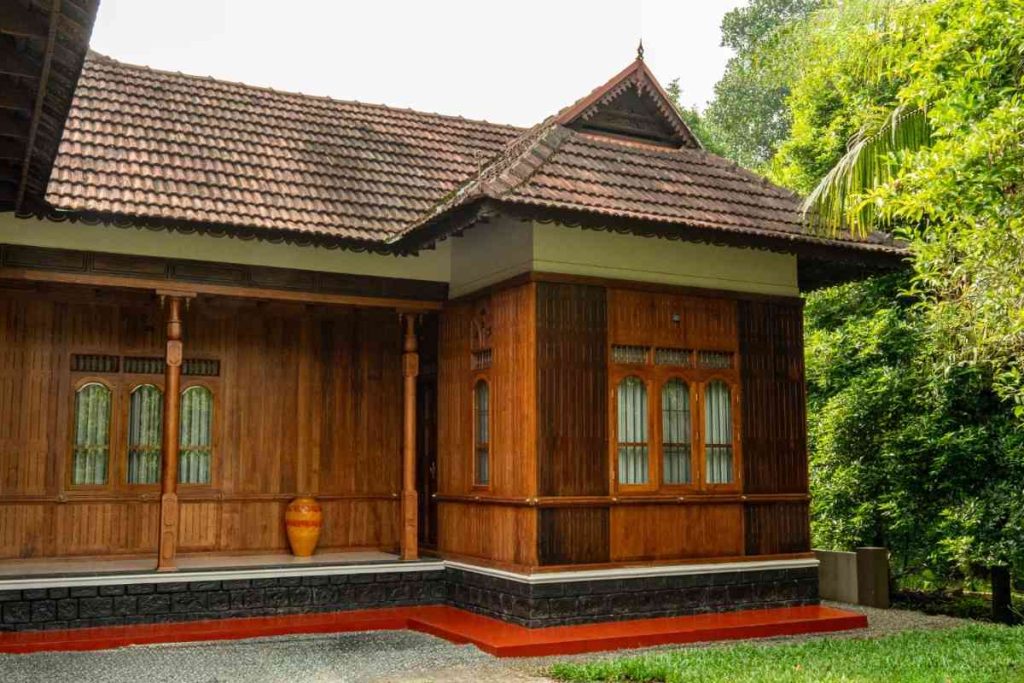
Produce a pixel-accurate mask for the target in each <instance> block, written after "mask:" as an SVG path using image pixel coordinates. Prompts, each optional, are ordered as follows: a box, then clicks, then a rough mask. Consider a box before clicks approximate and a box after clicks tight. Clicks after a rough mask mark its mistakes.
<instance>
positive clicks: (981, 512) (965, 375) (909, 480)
mask: <svg viewBox="0 0 1024 683" xmlns="http://www.w3.org/2000/svg"><path fill="white" fill-rule="evenodd" d="M909 277H910V276H909V274H897V275H891V276H888V277H882V278H875V279H870V280H866V281H864V282H858V283H851V284H847V285H843V286H839V287H833V288H830V289H827V290H823V291H820V292H815V293H812V294H810V295H809V296H808V298H807V305H806V309H805V314H806V315H805V317H806V326H805V329H806V353H807V385H808V414H809V417H810V420H809V423H810V424H809V429H808V437H809V441H810V447H811V448H810V450H811V492H812V515H813V518H814V525H813V534H814V543H815V546H816V547H824V548H842V549H848V548H853V547H856V546H859V545H882V546H886V547H889V548H891V549H892V551H893V560H894V572H895V574H896V578H898V579H904V578H907V577H916V581H917V582H918V583H919V584H921V583H922V581H921V578H922V577H928V578H927V580H926V581H924V582H923V583H924V585H925V586H929V587H931V586H934V585H945V584H947V583H950V582H959V581H961V580H963V579H964V578H966V577H969V576H971V575H972V574H973V573H975V570H976V565H977V566H981V567H984V566H992V565H995V564H1020V563H1021V562H1022V560H1024V548H1022V547H1021V545H1020V541H1021V539H1022V538H1024V527H1022V519H1024V506H1022V505H1021V502H1022V500H1024V490H1022V489H1024V433H1022V432H1021V430H1020V429H1019V424H1018V423H1017V421H1016V419H1015V418H1014V416H1013V415H1012V413H1011V411H1010V409H1009V407H1008V406H1007V405H1006V404H1005V403H1004V402H1002V401H1001V400H1000V399H999V397H998V396H997V395H996V393H995V392H994V390H993V386H992V378H991V377H990V376H988V375H986V374H985V373H984V372H983V371H982V370H981V369H979V368H977V367H970V366H963V367H957V368H954V369H952V370H951V371H948V372H938V371H936V363H935V357H936V350H935V348H934V340H933V338H932V335H931V332H930V329H929V327H928V325H927V324H926V319H927V313H926V312H925V311H923V310H922V309H921V308H920V306H919V305H917V304H918V302H917V300H916V299H915V298H914V297H913V296H908V295H903V294H901V293H902V292H904V291H905V290H906V289H907V285H908V279H909Z"/></svg>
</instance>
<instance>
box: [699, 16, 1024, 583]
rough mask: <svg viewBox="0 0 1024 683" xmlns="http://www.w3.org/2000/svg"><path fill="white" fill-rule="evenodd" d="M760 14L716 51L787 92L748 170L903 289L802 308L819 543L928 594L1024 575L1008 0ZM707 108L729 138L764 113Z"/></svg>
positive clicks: (1023, 123) (1018, 104)
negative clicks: (766, 150)
mask: <svg viewBox="0 0 1024 683" xmlns="http://www.w3.org/2000/svg"><path fill="white" fill-rule="evenodd" d="M755 6H758V7H761V6H762V5H760V4H759V3H756V2H755V3H754V4H753V5H752V6H751V11H753V9H752V8H753V7H755ZM738 16H740V15H738ZM759 16H760V15H759V14H758V13H757V12H754V13H753V14H752V15H751V17H750V19H749V21H748V23H747V24H744V23H743V22H740V21H738V20H736V19H735V18H734V19H732V20H730V21H732V22H733V24H730V28H729V31H730V32H729V34H728V35H727V36H726V38H725V40H726V41H731V42H732V43H733V44H735V46H736V48H737V50H738V55H739V52H742V56H743V60H742V64H739V66H737V67H736V68H737V69H738V68H740V67H744V68H745V66H746V65H756V66H759V67H761V66H764V65H771V68H770V69H769V68H767V67H765V68H763V69H762V71H760V72H759V73H762V74H770V75H771V78H772V79H775V80H772V81H771V82H772V83H775V84H780V83H781V84H783V85H784V87H785V88H786V92H787V93H788V95H787V96H786V97H785V98H784V108H785V113H784V116H785V117H786V118H787V119H788V120H789V121H790V122H791V125H790V126H789V128H788V129H787V131H786V133H785V139H784V140H782V141H781V142H779V141H776V142H775V143H773V145H774V147H773V148H774V149H775V150H776V151H775V153H774V155H773V156H772V157H771V159H770V160H769V161H768V162H767V163H766V164H765V165H764V166H763V167H762V168H763V170H765V171H766V172H767V173H768V174H769V176H770V177H771V178H772V179H773V180H775V181H776V182H778V183H780V184H782V185H785V186H787V187H789V188H791V189H794V190H796V191H798V192H801V193H804V194H810V198H809V200H810V203H811V204H812V205H813V207H814V209H815V213H814V214H813V216H814V217H815V218H817V219H818V220H820V221H821V222H822V225H823V227H825V228H830V229H833V230H841V229H846V230H852V231H853V232H861V233H862V232H865V231H867V230H869V229H871V228H873V227H875V226H879V225H885V226H890V227H891V228H893V229H894V230H896V231H897V233H898V234H900V235H902V236H903V237H905V238H906V239H907V240H908V243H909V245H910V249H911V258H910V266H911V268H912V270H911V272H910V273H909V275H908V276H906V278H904V279H900V278H899V277H891V278H883V279H875V280H870V281H867V282H864V283H859V284H853V285H847V286H845V287H839V288H834V289H832V290H827V291H824V292H818V293H815V294H813V295H811V296H810V297H809V298H808V305H807V341H808V348H807V351H808V402H809V422H810V426H809V436H810V440H811V449H812V450H811V452H812V456H811V457H812V487H813V494H814V498H813V501H814V502H813V508H812V510H813V515H814V524H813V530H814V536H815V543H817V544H820V545H823V546H826V547H835V548H850V547H852V546H855V545H859V544H865V543H875V544H884V545H887V546H889V547H890V548H892V550H893V553H894V560H895V566H896V570H897V572H898V573H899V574H900V575H902V576H904V577H907V579H908V580H911V579H912V580H913V581H916V582H917V583H918V584H920V585H925V586H938V585H943V584H945V583H948V582H950V581H957V580H959V579H961V578H967V577H970V576H972V575H973V576H977V575H982V576H983V575H984V574H985V567H989V566H994V565H996V564H1004V563H1009V564H1012V565H1015V566H1016V567H1017V569H1024V520H1022V515H1024V435H1022V434H1024V144H1021V141H1022V140H1024V0H827V1H826V2H823V3H821V4H820V8H819V9H817V10H816V11H812V12H809V13H806V12H805V13H804V14H803V15H801V14H800V12H794V13H792V14H790V15H787V16H785V17H782V18H781V23H779V24H778V25H776V26H774V27H773V28H771V29H770V30H765V29H764V28H763V27H764V26H766V25H768V24H770V23H771V22H770V21H769V22H765V21H761V20H760V19H757V17H759ZM728 23H729V22H727V24H728ZM751 27H752V28H751ZM744 36H750V39H749V40H747V39H745V38H744ZM780 46H781V47H780ZM780 49H781V51H782V52H783V53H784V54H785V55H786V57H787V59H788V67H786V68H783V67H780V66H779V65H778V64H779V58H778V55H779V54H780ZM732 77H733V76H732V75H731V74H730V73H728V72H727V74H726V75H725V77H723V80H722V83H721V84H720V85H722V87H726V86H727V85H728V81H729V79H730V78H732ZM761 82H762V83H765V82H769V81H768V80H763V81H761ZM770 99H771V98H770V97H769V100H770ZM715 106H716V105H715V103H712V105H711V106H709V107H708V109H707V120H708V122H709V124H710V125H711V127H712V128H713V129H714V130H716V133H717V134H719V136H720V139H722V140H724V141H726V142H727V143H728V141H729V140H731V139H732V138H733V136H739V137H742V136H747V135H751V130H753V129H755V128H757V127H759V126H767V125H771V124H772V122H773V121H775V120H776V118H777V116H778V114H777V113H773V114H771V115H767V114H765V113H764V112H762V111H761V110H759V109H758V108H757V107H748V108H747V109H746V110H745V111H744V110H738V111H739V112H742V113H743V114H745V115H747V116H750V117H753V118H763V120H762V121H760V122H754V123H743V124H741V123H736V122H735V121H732V120H731V119H728V118H718V117H716V115H714V114H713V113H714V111H715ZM773 106H774V105H773ZM737 116H739V113H737ZM720 128H728V129H730V130H729V131H728V132H724V133H723V132H721V131H720ZM745 163H746V162H745Z"/></svg>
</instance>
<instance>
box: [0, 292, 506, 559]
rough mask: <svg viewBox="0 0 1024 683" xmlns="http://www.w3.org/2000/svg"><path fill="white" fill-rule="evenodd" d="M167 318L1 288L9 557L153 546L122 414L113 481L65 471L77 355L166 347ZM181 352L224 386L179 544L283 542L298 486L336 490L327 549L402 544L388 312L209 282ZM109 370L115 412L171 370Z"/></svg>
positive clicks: (214, 384)
mask: <svg viewBox="0 0 1024 683" xmlns="http://www.w3.org/2000/svg"><path fill="white" fill-rule="evenodd" d="M162 321H163V313H162V311H161V308H160V304H159V301H158V299H157V298H156V297H155V296H154V295H144V294H138V293H137V294H122V293H118V292H112V291H96V290H91V289H87V288H74V287H45V286H40V287H39V288H38V289H36V290H14V289H6V290H0V557H56V556H64V555H111V554H132V555H136V554H143V555H145V554H150V553H155V552H156V541H157V538H156V523H157V515H158V510H157V506H156V503H155V501H154V499H153V495H154V493H153V492H152V491H148V492H147V491H146V490H143V489H138V488H132V487H129V486H128V485H127V484H124V483H123V479H124V472H123V468H122V467H121V465H120V464H119V463H120V462H121V461H122V460H123V458H124V452H123V451H124V443H123V441H124V438H126V437H125V436H124V434H123V425H122V426H118V425H116V424H115V432H114V433H113V437H112V447H113V448H112V460H111V468H110V472H111V483H110V485H109V486H107V487H105V488H104V489H103V490H101V491H99V492H98V495H99V497H100V498H99V499H96V498H95V497H93V498H90V496H95V495H96V493H95V492H94V493H93V494H86V493H85V492H83V491H81V490H77V489H72V488H70V487H69V486H67V484H66V483H65V481H64V471H65V461H66V460H67V458H68V457H69V452H68V449H69V443H70V436H71V425H70V423H69V420H70V417H71V415H70V414H71V404H72V401H73V379H74V377H73V376H72V374H71V373H70V370H69V367H70V365H69V363H70V357H71V354H73V353H103V354H111V355H118V356H124V355H141V356H151V357H161V356H162V354H163V350H162V346H163V345H162V341H161V339H162V334H163V322H162ZM185 357H186V358H213V359H217V360H219V361H220V368H221V372H220V376H219V377H215V378H200V377H186V378H184V381H185V386H188V385H189V384H192V383H202V384H205V385H207V386H209V387H210V388H211V389H212V390H213V392H214V396H215V403H214V434H213V439H214V453H215V457H214V482H213V485H212V486H210V487H197V486H189V487H182V488H181V490H180V495H181V498H182V507H181V515H182V517H181V534H182V536H181V550H182V551H183V552H201V551H202V552H205V551H215V552H247V551H254V552H255V551H278V550H281V551H283V550H285V549H286V548H287V541H286V538H285V534H284V526H283V522H282V519H283V510H284V506H285V505H286V504H287V501H288V500H289V499H290V498H291V497H293V496H296V495H299V494H312V495H320V496H324V497H325V498H327V499H328V500H327V501H325V513H326V520H325V522H326V528H325V532H324V536H323V541H322V542H321V547H322V548H325V549H326V548H341V547H352V546H358V547H379V548H384V549H394V548H395V547H396V546H397V544H398V533H397V524H398V514H399V513H398V506H397V504H396V502H395V500H396V499H394V498H393V497H394V496H396V495H397V494H398V493H399V491H400V489H401V469H400V468H401V420H402V401H401V382H402V377H401V338H400V330H399V325H398V317H397V315H396V314H395V313H394V312H393V311H387V310H384V309H379V310H378V309H374V310H370V309H350V308H328V307H320V306H302V305H296V304H284V303H265V302H257V301H250V300H232V299H225V298H205V297H202V298H199V299H196V300H193V301H191V302H190V306H189V310H188V312H187V314H186V316H185ZM104 379H108V380H109V381H110V383H111V384H112V386H113V387H114V390H115V411H116V410H117V402H118V401H120V400H126V397H127V392H128V390H129V389H130V387H131V386H133V385H134V384H136V383H138V382H140V381H154V382H156V383H158V384H160V383H162V375H153V376H152V380H150V379H149V378H147V377H140V376H128V375H125V374H124V373H119V374H116V375H115V374H111V375H109V376H104ZM122 393H123V394H124V396H123V397H122V398H118V396H120V395H121V394H122ZM516 419H518V416H516ZM123 421H124V420H121V422H123ZM361 496H366V498H362V497H361ZM62 500H66V501H67V502H61V501H62Z"/></svg>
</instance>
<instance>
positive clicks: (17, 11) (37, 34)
mask: <svg viewBox="0 0 1024 683" xmlns="http://www.w3.org/2000/svg"><path fill="white" fill-rule="evenodd" d="M49 30H50V26H49V23H48V22H47V21H46V17H45V16H44V15H42V14H40V13H38V12H37V11H36V10H34V9H33V6H32V5H29V6H27V7H26V6H25V5H23V4H22V3H20V2H3V3H0V33H6V34H8V35H12V36H19V37H24V38H46V36H47V34H48V32H49Z"/></svg>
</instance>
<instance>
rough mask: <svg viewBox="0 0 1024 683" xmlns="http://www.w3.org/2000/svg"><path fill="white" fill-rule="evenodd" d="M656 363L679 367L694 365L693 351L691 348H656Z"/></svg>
mask: <svg viewBox="0 0 1024 683" xmlns="http://www.w3.org/2000/svg"><path fill="white" fill-rule="evenodd" d="M654 364H655V365H672V366H674V367H677V368H692V367H693V351H690V350H689V349H655V350H654Z"/></svg>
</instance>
